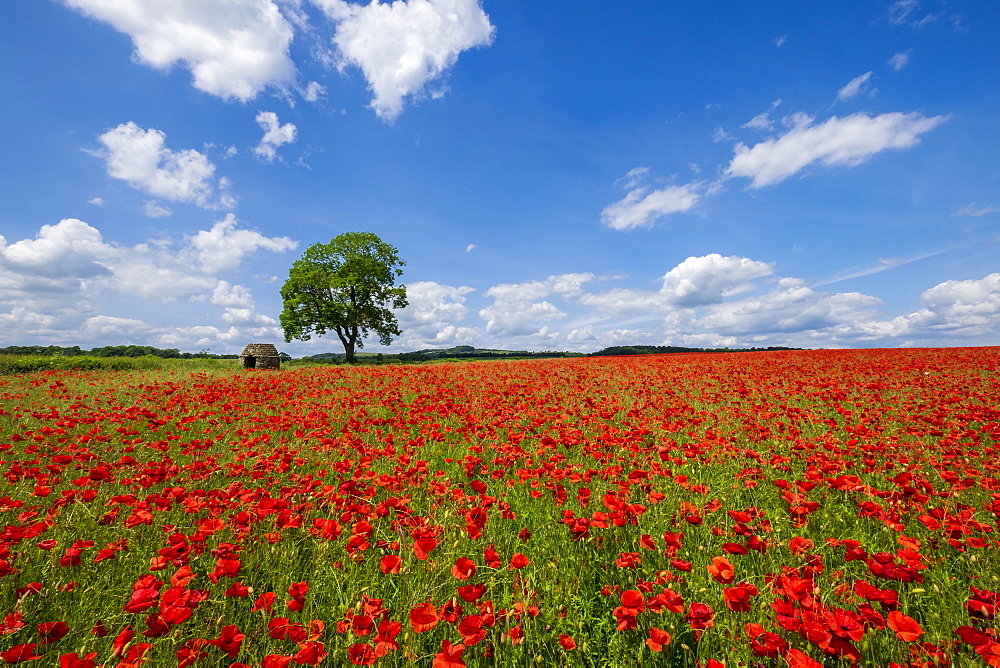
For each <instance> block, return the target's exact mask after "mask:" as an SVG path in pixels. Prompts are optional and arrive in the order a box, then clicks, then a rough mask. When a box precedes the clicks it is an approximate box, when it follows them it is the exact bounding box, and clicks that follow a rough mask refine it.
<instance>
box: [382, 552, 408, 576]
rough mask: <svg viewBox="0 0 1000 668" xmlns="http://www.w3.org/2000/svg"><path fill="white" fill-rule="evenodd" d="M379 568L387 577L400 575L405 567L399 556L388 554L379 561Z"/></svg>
mask: <svg viewBox="0 0 1000 668" xmlns="http://www.w3.org/2000/svg"><path fill="white" fill-rule="evenodd" d="M378 567H379V568H380V569H381V570H382V572H383V573H384V574H386V575H389V574H390V573H393V574H395V573H399V571H400V569H401V568H402V567H403V560H402V559H401V558H400V557H399V555H398V554H387V555H385V556H384V557H382V559H381V560H380V561H379V564H378Z"/></svg>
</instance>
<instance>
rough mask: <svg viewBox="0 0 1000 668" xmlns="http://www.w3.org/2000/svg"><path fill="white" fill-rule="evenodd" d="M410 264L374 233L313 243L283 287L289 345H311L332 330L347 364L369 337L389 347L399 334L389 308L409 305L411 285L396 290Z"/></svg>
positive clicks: (283, 324) (283, 319)
mask: <svg viewBox="0 0 1000 668" xmlns="http://www.w3.org/2000/svg"><path fill="white" fill-rule="evenodd" d="M405 264H406V263H405V262H404V261H403V260H401V259H400V258H399V255H398V251H397V250H396V248H394V247H393V246H390V245H389V244H387V243H385V242H384V241H382V240H381V239H379V238H378V236H376V235H375V234H372V233H371V232H347V233H345V234H341V235H339V236H337V237H336V238H334V239H332V240H331V241H330V243H328V244H321V243H317V244H313V245H312V246H310V247H309V248H308V249H306V252H305V253H304V254H303V255H302V258H301V259H300V260H296V261H295V263H294V264H293V265H292V268H291V269H290V270H289V272H288V280H287V281H285V284H284V285H283V286H282V288H281V299H282V303H283V307H284V309H283V310H282V312H281V328H282V329H283V330H284V332H285V341H286V342H290V341H291V340H292V339H299V340H301V341H308V340H309V339H311V338H312V336H313V335H317V336H322V335H323V334H326V333H327V332H328V331H331V330H332V331H334V332H336V334H337V337H338V338H340V342H341V343H342V344H344V353H345V356H346V358H347V361H348V362H353V361H354V350H355V348H363V347H364V338H365V337H367V336H368V335H369V334H376V335H378V339H379V342H380V343H381V344H382V345H384V346H387V345H389V344H390V343H391V342H392V337H393V336H398V335H399V334H400V330H399V324H398V323H397V322H396V315H395V314H394V313H393V312H392V311H391V310H390V309H398V308H404V307H405V306H406V305H407V301H406V286H404V285H396V279H397V278H398V277H400V276H402V275H403V270H402V269H401V267H402V266H403V265H405Z"/></svg>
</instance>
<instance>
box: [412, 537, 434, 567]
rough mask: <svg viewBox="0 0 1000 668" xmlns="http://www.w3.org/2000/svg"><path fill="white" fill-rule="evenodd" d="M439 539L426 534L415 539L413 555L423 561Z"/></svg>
mask: <svg viewBox="0 0 1000 668" xmlns="http://www.w3.org/2000/svg"><path fill="white" fill-rule="evenodd" d="M437 544H438V542H437V539H436V538H432V537H430V536H424V537H422V538H418V539H416V540H415V541H413V556H415V557H416V558H417V559H420V560H421V561H425V560H426V559H427V556H428V555H429V554H430V553H431V552H433V551H434V548H436V547H437Z"/></svg>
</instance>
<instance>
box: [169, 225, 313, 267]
mask: <svg viewBox="0 0 1000 668" xmlns="http://www.w3.org/2000/svg"><path fill="white" fill-rule="evenodd" d="M237 222H238V221H237V219H236V216H234V215H233V214H231V213H230V214H226V217H225V218H223V219H222V220H220V221H218V222H216V223H215V224H214V225H213V226H212V229H210V230H201V231H199V232H198V233H197V234H195V235H194V236H192V237H189V238H188V240H187V241H188V244H189V246H190V249H191V250H192V251H193V253H194V255H195V257H196V260H197V264H198V266H199V267H200V268H201V270H202V271H205V272H208V273H213V272H220V271H232V270H234V269H236V267H237V266H239V264H240V262H241V261H242V260H243V258H244V257H245V256H246V255H249V254H250V253H253V252H255V251H256V250H257V249H258V248H263V249H264V250H269V251H273V252H276V253H281V252H284V251H287V250H294V249H295V247H296V246H298V242H296V241H292V240H291V239H289V238H288V237H265V236H264V235H263V234H261V233H260V232H256V231H254V230H248V229H244V228H237V227H236V224H237Z"/></svg>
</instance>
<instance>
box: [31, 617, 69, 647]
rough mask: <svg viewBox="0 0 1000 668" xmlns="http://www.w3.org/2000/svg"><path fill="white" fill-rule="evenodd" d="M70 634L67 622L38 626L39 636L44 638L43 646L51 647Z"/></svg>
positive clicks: (45, 623)
mask: <svg viewBox="0 0 1000 668" xmlns="http://www.w3.org/2000/svg"><path fill="white" fill-rule="evenodd" d="M67 633H69V626H68V625H67V624H66V622H42V623H41V624H39V625H38V635H39V637H41V638H42V641H41V643H39V644H41V645H51V644H52V643H54V642H56V641H58V640H60V639H62V637H63V636H65V635H66V634H67Z"/></svg>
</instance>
